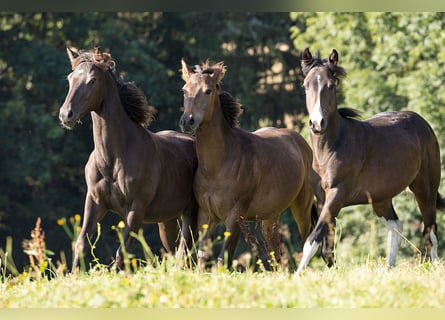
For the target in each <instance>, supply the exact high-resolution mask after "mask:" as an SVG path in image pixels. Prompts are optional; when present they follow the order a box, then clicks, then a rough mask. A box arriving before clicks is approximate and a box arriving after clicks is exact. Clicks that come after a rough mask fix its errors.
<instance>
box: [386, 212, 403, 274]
mask: <svg viewBox="0 0 445 320" xmlns="http://www.w3.org/2000/svg"><path fill="white" fill-rule="evenodd" d="M381 219H382V221H383V223H384V224H385V225H386V227H387V228H388V247H387V253H386V258H387V264H388V266H390V267H392V266H394V264H395V262H396V256H397V251H398V250H399V246H400V242H401V241H402V237H401V236H400V235H401V233H402V223H401V222H400V220H386V219H385V218H383V217H382V218H381Z"/></svg>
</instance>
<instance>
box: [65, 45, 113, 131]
mask: <svg viewBox="0 0 445 320" xmlns="http://www.w3.org/2000/svg"><path fill="white" fill-rule="evenodd" d="M66 50H67V54H68V57H69V59H70V62H71V68H72V72H71V73H70V74H69V75H68V77H67V79H68V83H69V90H68V94H67V96H66V98H65V102H64V103H63V105H62V106H61V107H60V111H59V119H60V122H61V124H62V125H63V126H64V127H65V128H67V129H72V128H74V126H75V125H76V124H77V123H79V122H80V119H81V118H82V117H83V116H84V115H86V114H87V113H88V112H91V111H94V110H97V109H98V108H99V107H100V105H101V104H102V101H103V97H104V94H105V90H104V88H105V86H104V82H105V79H104V78H105V75H106V71H107V70H109V69H110V70H114V61H113V60H112V59H111V55H110V54H109V53H104V52H102V51H101V49H100V48H99V47H96V48H95V49H94V51H84V52H81V51H79V50H77V49H76V48H67V49H66Z"/></svg>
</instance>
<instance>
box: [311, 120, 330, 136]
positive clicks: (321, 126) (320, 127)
mask: <svg viewBox="0 0 445 320" xmlns="http://www.w3.org/2000/svg"><path fill="white" fill-rule="evenodd" d="M309 128H310V129H311V132H312V133H313V134H316V135H319V134H322V133H324V131H325V130H326V121H325V120H324V119H321V120H320V121H312V120H309Z"/></svg>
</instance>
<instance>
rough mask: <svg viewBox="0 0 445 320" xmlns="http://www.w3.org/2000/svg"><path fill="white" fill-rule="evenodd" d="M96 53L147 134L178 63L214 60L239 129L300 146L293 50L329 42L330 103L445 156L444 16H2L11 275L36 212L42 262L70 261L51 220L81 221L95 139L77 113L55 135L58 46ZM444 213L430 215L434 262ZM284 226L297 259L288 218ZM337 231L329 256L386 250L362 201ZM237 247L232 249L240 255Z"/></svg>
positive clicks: (413, 236)
mask: <svg viewBox="0 0 445 320" xmlns="http://www.w3.org/2000/svg"><path fill="white" fill-rule="evenodd" d="M95 45H100V46H101V48H102V49H103V50H104V51H108V52H110V53H111V55H112V57H113V58H114V60H115V61H116V70H117V73H118V74H120V75H121V76H123V77H124V78H125V79H126V80H127V81H133V82H134V83H135V84H136V85H137V86H138V87H139V88H141V89H142V90H143V91H144V92H145V94H146V95H147V97H148V98H149V102H150V104H151V105H152V106H153V108H155V110H156V115H155V121H153V122H152V123H151V124H150V127H149V129H150V130H152V131H155V132H156V131H160V130H164V129H173V130H179V128H178V120H179V117H180V115H181V107H182V102H183V97H182V93H181V87H182V85H183V82H182V79H181V75H180V72H179V69H180V68H181V64H180V61H181V58H182V57H184V58H185V59H186V60H187V62H188V63H189V64H192V65H193V64H200V63H201V62H204V61H206V60H207V59H210V61H212V62H218V61H224V62H225V64H226V65H227V67H228V71H227V73H226V75H225V78H224V80H223V84H222V89H223V90H226V91H228V92H230V93H231V94H232V95H234V96H235V97H237V98H238V99H239V100H240V101H241V103H242V105H243V108H244V112H243V114H242V116H241V117H240V126H241V127H242V128H244V129H246V130H251V131H253V130H256V129H258V128H259V127H263V126H276V127H288V128H292V129H294V130H296V131H299V132H300V133H301V134H302V135H303V136H304V137H306V138H308V132H307V126H306V122H307V119H306V109H305V100H304V99H305V97H304V90H303V88H302V82H303V76H302V73H301V70H300V54H301V51H302V50H303V49H304V48H306V47H309V48H310V49H311V52H312V53H313V54H319V55H321V56H322V57H327V56H328V55H329V53H330V52H331V50H332V49H333V48H335V49H336V50H337V51H338V53H339V60H340V62H339V63H340V65H342V66H343V67H344V68H345V69H346V71H347V73H348V75H347V77H346V78H345V79H344V80H343V81H342V84H341V86H340V87H339V98H338V102H339V104H340V106H347V107H350V108H355V109H358V110H359V111H361V113H362V116H363V118H367V117H369V116H371V115H372V114H374V113H377V112H380V111H385V110H406V109H409V110H413V111H416V112H418V113H420V114H421V115H422V116H423V117H424V118H426V119H427V121H428V122H429V123H430V124H431V125H432V127H433V128H434V130H435V132H436V134H437V136H438V139H439V144H440V146H441V148H442V150H443V148H445V121H444V120H445V90H444V81H445V51H444V50H443V48H444V47H445V14H444V13H366V12H361V13H307V12H304V13H297V12H293V13H285V12H283V13H267V12H261V13H256V12H230V13H218V12H212V13H203V12H199V13H186V12H185V13H184V12H183V13H173V12H133V13H126V12H113V13H48V12H40V13H39V12H36V13H0V132H1V134H0V136H1V138H0V248H3V250H4V249H5V248H6V239H7V238H8V237H9V239H12V240H13V252H12V255H13V258H14V261H15V262H16V265H17V266H18V268H19V271H20V270H21V269H22V268H23V267H24V266H26V265H27V263H28V257H27V255H26V254H25V253H24V252H23V249H22V247H21V243H22V240H23V239H29V238H30V232H31V230H32V229H33V228H34V226H35V223H36V219H37V217H41V219H42V223H41V227H42V229H43V230H44V231H45V240H46V245H47V248H48V249H50V250H51V251H53V252H54V259H55V260H57V259H59V257H60V253H61V252H64V253H65V254H66V258H67V260H68V261H71V240H72V239H70V236H69V235H68V234H67V233H66V229H64V227H63V224H65V223H66V225H65V227H66V226H67V225H69V226H71V225H70V221H71V222H73V221H74V224H75V220H76V219H74V217H75V216H76V215H77V214H80V215H82V213H83V203H84V197H85V192H86V186H85V181H84V171H83V169H84V165H85V163H86V161H87V159H88V155H89V153H90V152H91V150H92V148H93V142H92V131H91V120H90V117H89V116H87V117H85V118H84V119H83V125H81V126H77V127H76V128H75V130H72V131H66V130H64V129H63V128H62V127H61V126H60V125H59V122H58V111H59V107H60V106H61V105H62V103H63V101H64V98H65V96H66V94H67V90H68V82H67V80H66V76H67V75H68V74H69V73H70V72H71V69H70V63H69V60H68V57H67V55H66V50H65V48H66V46H75V47H77V48H79V49H85V50H89V49H92V48H93V47H94V46H95ZM308 141H309V140H308ZM388 156H391V155H388ZM442 159H444V152H442ZM444 190H445V188H444V184H443V183H442V185H441V191H442V192H444ZM394 203H395V207H396V211H397V212H398V215H399V218H400V219H401V221H402V222H403V226H404V236H405V237H406V238H407V240H409V241H410V242H411V243H409V242H408V241H403V242H402V247H401V254H400V256H405V257H406V258H413V257H415V256H416V255H417V252H418V251H417V249H420V250H422V248H423V247H422V244H421V241H420V239H421V232H422V228H423V226H422V224H421V222H420V221H421V220H420V214H419V212H418V209H417V205H416V203H415V200H414V197H413V196H412V194H410V193H409V192H403V193H402V194H401V195H400V196H398V197H397V198H396V199H395V201H394ZM444 214H445V213H442V212H438V225H439V233H438V236H439V255H440V256H443V255H444V253H445V250H444V248H445V245H441V243H445V242H444V241H443V239H444V237H443V236H442V235H443V234H444V233H443V232H442V230H444V229H445V218H444ZM63 219H65V220H63ZM119 220H120V219H119V217H118V216H116V215H114V214H108V215H107V216H106V218H105V219H104V220H103V222H102V233H101V239H100V241H99V243H98V245H97V249H96V254H97V255H98V257H99V258H100V259H102V260H101V261H103V262H104V263H107V262H108V261H111V258H112V257H113V256H114V253H115V250H116V249H117V246H118V240H117V237H116V232H115V231H114V230H112V229H111V226H112V225H116V224H117V222H118V221H119ZM282 222H283V223H284V224H288V225H289V228H290V230H291V234H292V235H293V237H292V239H291V240H290V241H291V245H292V247H293V248H294V249H295V250H296V251H300V250H301V244H300V243H299V240H298V236H296V229H295V223H294V222H293V221H292V218H291V215H290V214H289V213H288V212H286V213H285V214H284V215H283V217H282ZM338 226H339V227H338V238H339V239H341V241H340V243H339V244H338V248H337V255H338V259H339V258H340V260H339V261H341V259H348V260H351V259H356V260H360V259H375V258H378V257H379V256H384V255H385V253H384V252H385V246H386V227H384V225H383V224H382V223H381V222H380V221H379V220H378V219H377V218H376V217H375V216H374V215H373V213H372V209H371V208H370V207H369V206H356V207H351V208H346V209H343V210H342V213H340V215H339V218H338ZM252 230H254V231H255V226H253V229H252ZM144 233H145V236H146V238H147V241H148V242H149V244H150V245H151V246H152V247H153V249H154V250H155V251H156V252H159V249H160V243H159V240H158V235H157V227H156V226H146V227H144ZM247 242H249V240H247ZM245 249H246V244H245V242H243V241H241V242H240V247H239V249H238V252H242V251H244V250H245Z"/></svg>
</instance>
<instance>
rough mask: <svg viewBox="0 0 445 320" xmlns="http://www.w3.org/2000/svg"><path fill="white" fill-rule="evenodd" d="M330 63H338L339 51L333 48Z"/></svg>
mask: <svg viewBox="0 0 445 320" xmlns="http://www.w3.org/2000/svg"><path fill="white" fill-rule="evenodd" d="M329 63H332V64H334V65H337V63H338V52H337V50H335V49H332V52H331V54H330V55H329Z"/></svg>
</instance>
